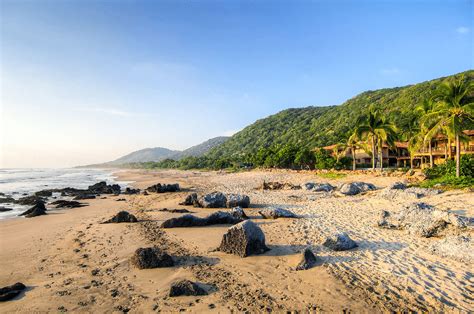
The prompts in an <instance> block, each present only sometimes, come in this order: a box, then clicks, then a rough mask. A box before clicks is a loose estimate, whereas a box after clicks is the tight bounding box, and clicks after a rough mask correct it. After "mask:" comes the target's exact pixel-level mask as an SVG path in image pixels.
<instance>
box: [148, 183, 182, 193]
mask: <svg viewBox="0 0 474 314" xmlns="http://www.w3.org/2000/svg"><path fill="white" fill-rule="evenodd" d="M146 191H148V192H153V193H166V192H178V191H179V184H178V183H175V184H161V183H158V184H155V185H152V186H149V187H147V188H146Z"/></svg>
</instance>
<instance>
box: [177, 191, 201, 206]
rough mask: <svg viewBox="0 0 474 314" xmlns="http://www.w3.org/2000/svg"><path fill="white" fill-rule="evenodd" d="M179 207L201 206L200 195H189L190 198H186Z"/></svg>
mask: <svg viewBox="0 0 474 314" xmlns="http://www.w3.org/2000/svg"><path fill="white" fill-rule="evenodd" d="M179 205H188V206H189V205H195V206H197V207H198V206H199V202H198V195H197V193H191V194H189V195H188V196H186V198H185V200H184V201H183V202H181V203H179Z"/></svg>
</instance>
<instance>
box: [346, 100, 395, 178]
mask: <svg viewBox="0 0 474 314" xmlns="http://www.w3.org/2000/svg"><path fill="white" fill-rule="evenodd" d="M396 130H397V129H396V127H395V125H394V124H392V123H390V122H389V121H388V119H386V118H385V117H383V116H382V114H381V113H380V111H379V110H376V109H374V108H373V107H372V108H371V109H370V111H369V112H368V113H367V114H365V115H362V116H360V117H359V119H358V120H357V127H356V130H355V134H357V137H359V138H361V139H366V140H367V141H369V142H370V143H371V148H372V170H375V165H376V155H377V145H379V146H380V152H382V144H383V143H384V142H387V141H392V140H393V139H394V138H395V137H396ZM380 156H381V157H380V166H381V169H382V168H383V165H382V164H383V156H382V153H381V154H380Z"/></svg>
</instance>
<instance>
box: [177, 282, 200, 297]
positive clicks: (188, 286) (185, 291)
mask: <svg viewBox="0 0 474 314" xmlns="http://www.w3.org/2000/svg"><path fill="white" fill-rule="evenodd" d="M182 295H187V296H190V295H207V291H206V290H204V289H203V288H201V287H200V286H199V285H198V284H197V283H195V282H192V281H189V280H187V279H184V280H180V281H176V282H174V283H172V284H171V287H170V293H169V296H170V297H179V296H182Z"/></svg>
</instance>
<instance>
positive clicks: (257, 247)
mask: <svg viewBox="0 0 474 314" xmlns="http://www.w3.org/2000/svg"><path fill="white" fill-rule="evenodd" d="M219 250H220V251H221V252H225V253H230V254H235V255H238V256H240V257H246V256H249V255H252V254H262V253H265V252H266V251H268V250H269V248H268V247H267V246H266V245H265V235H264V233H263V231H262V229H260V227H259V226H257V225H256V224H255V223H254V222H253V221H251V220H246V221H244V222H241V223H239V224H237V225H235V226H232V227H230V228H229V230H227V233H226V234H224V236H223V238H222V242H221V244H220V246H219Z"/></svg>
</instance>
